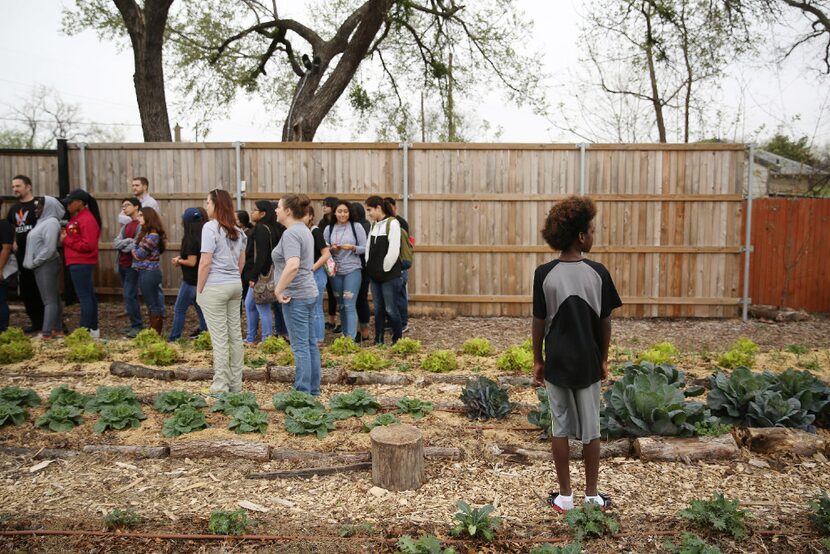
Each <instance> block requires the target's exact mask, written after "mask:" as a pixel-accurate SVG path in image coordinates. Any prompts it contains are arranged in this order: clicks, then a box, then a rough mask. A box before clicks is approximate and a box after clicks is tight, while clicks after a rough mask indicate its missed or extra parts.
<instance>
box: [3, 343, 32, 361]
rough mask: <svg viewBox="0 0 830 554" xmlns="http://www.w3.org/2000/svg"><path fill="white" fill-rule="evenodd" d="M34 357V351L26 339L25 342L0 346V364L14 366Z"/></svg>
mask: <svg viewBox="0 0 830 554" xmlns="http://www.w3.org/2000/svg"><path fill="white" fill-rule="evenodd" d="M34 355H35V350H34V348H32V343H31V341H30V340H29V339H28V338H27V339H26V340H25V341H16V342H10V343H7V344H0V364H15V363H17V362H22V361H23V360H28V359H30V358H32V357H33V356H34Z"/></svg>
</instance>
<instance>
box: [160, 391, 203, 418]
mask: <svg viewBox="0 0 830 554" xmlns="http://www.w3.org/2000/svg"><path fill="white" fill-rule="evenodd" d="M184 405H188V406H193V407H194V408H204V407H205V406H207V402H205V399H204V398H202V397H201V396H199V395H198V394H193V393H192V392H189V391H186V390H169V391H165V392H160V393H158V394H157V395H156V399H155V402H153V408H155V409H156V410H158V411H160V412H164V413H169V412H175V411H176V410H177V409H179V408H180V407H181V406H184Z"/></svg>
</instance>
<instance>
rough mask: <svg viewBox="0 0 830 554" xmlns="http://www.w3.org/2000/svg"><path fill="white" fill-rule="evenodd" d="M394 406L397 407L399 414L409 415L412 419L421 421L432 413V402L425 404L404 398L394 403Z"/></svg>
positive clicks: (414, 399) (415, 399) (421, 401)
mask: <svg viewBox="0 0 830 554" xmlns="http://www.w3.org/2000/svg"><path fill="white" fill-rule="evenodd" d="M395 406H397V407H398V413H399V414H409V415H411V416H412V419H421V418H422V417H424V416H425V415H427V414H428V413H430V412H431V411H432V402H425V401H423V400H419V399H417V398H410V397H408V396H404V397H403V398H401V399H400V400H398V401H397V402H395Z"/></svg>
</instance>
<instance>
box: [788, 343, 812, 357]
mask: <svg viewBox="0 0 830 554" xmlns="http://www.w3.org/2000/svg"><path fill="white" fill-rule="evenodd" d="M786 350H787V352H789V353H790V354H795V355H797V356H800V355H802V354H806V353H807V352H809V351H810V349H809V348H807V347H806V346H801V345H800V344H788V345H787V348H786Z"/></svg>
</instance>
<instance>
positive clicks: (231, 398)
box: [210, 391, 259, 416]
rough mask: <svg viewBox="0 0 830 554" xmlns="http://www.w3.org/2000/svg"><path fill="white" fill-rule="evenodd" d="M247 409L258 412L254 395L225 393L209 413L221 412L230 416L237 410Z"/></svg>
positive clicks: (245, 392)
mask: <svg viewBox="0 0 830 554" xmlns="http://www.w3.org/2000/svg"><path fill="white" fill-rule="evenodd" d="M243 407H248V408H251V409H252V410H259V404H258V403H257V401H256V395H254V393H252V392H250V391H242V392H225V393H222V394H221V395H219V398H217V399H216V403H215V404H214V405H213V407H212V408H211V409H210V411H211V412H222V413H223V414H225V415H227V416H232V415H233V414H234V413H235V412H236V410H238V409H239V408H243Z"/></svg>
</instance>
